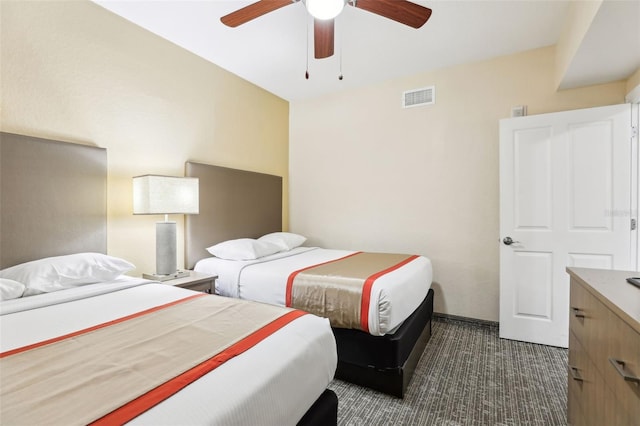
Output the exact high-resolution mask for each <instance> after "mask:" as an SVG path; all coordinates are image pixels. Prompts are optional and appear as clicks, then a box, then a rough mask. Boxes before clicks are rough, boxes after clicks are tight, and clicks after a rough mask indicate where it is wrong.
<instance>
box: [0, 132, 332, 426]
mask: <svg viewBox="0 0 640 426" xmlns="http://www.w3.org/2000/svg"><path fill="white" fill-rule="evenodd" d="M0 166H1V171H0V173H1V175H0V185H1V187H0V231H1V237H0V248H1V251H0V269H1V270H2V272H0V278H1V279H2V280H3V281H2V289H3V298H6V299H8V300H3V301H2V302H0V328H1V333H0V352H1V353H2V355H0V374H2V380H1V384H0V391H1V392H2V397H0V417H1V418H2V419H3V423H5V422H6V423H7V424H10V423H23V424H24V423H30V424H44V423H64V424H75V423H84V424H87V423H90V422H92V421H94V420H95V421H97V423H100V421H102V422H104V423H107V424H109V423H111V424H113V423H114V422H115V423H124V422H129V423H132V424H225V425H226V424H296V423H297V424H337V398H336V396H335V394H334V393H333V392H332V391H330V390H327V389H326V388H327V385H328V383H329V382H330V380H331V379H332V377H333V375H334V371H335V367H336V352H335V339H334V337H333V334H332V331H331V328H330V326H329V324H328V321H327V320H326V319H323V318H319V317H316V316H313V315H309V314H306V313H303V312H300V311H297V310H294V309H284V310H283V308H280V307H268V305H263V304H259V303H254V302H246V301H241V300H233V299H229V298H222V297H218V296H212V295H206V294H203V293H196V292H192V291H190V290H186V289H182V288H177V287H173V286H167V285H166V284H161V283H157V282H153V281H149V280H143V279H140V278H132V277H128V276H126V275H123V271H124V269H126V268H124V267H123V268H124V269H123V270H120V269H118V268H120V266H117V267H115V266H114V267H109V268H106V267H103V266H104V262H107V263H108V262H112V263H114V264H118V265H121V264H123V263H127V262H126V261H125V260H122V259H117V258H113V257H112V256H107V255H105V254H104V253H105V252H106V152H105V150H103V149H99V148H95V147H90V146H84V145H77V144H68V143H63V142H56V141H48V140H42V139H38V138H32V137H26V136H21V135H13V134H7V133H2V134H0ZM43 206H46V209H44V208H43ZM43 210H44V211H43ZM35 242H37V243H35ZM78 258H81V259H82V260H78ZM87 259H89V260H87ZM96 259H98V260H99V261H98V260H96ZM77 262H79V263H80V264H81V266H77ZM83 262H84V263H83ZM34 264H37V265H39V267H40V266H42V265H45V266H46V268H49V269H47V270H50V269H51V265H52V264H53V265H54V266H55V268H53V269H54V270H55V271H57V272H58V273H59V275H60V276H61V277H62V276H64V277H65V278H64V280H62V279H60V280H59V279H57V278H56V279H51V278H50V275H46V274H41V276H40V275H38V277H40V278H38V279H35V278H33V277H34V276H35V275H33V274H35V273H36V272H33V271H34V268H33V265H34ZM25 265H27V266H25ZM87 265H91V267H93V265H100V273H97V272H96V270H94V269H92V270H91V272H90V273H87V268H89V269H91V267H88V266H87ZM45 266H42V268H45ZM21 268H24V269H21ZM64 268H68V270H72V271H81V272H78V275H77V276H76V275H72V274H69V273H67V272H66V271H67V269H64ZM36 269H37V268H36ZM62 269H64V271H65V272H64V273H62V272H60V271H61V270H62ZM106 269H108V272H109V273H108V274H106V273H105V270H106ZM16 270H18V272H20V273H23V274H26V272H24V270H27V271H29V274H32V275H29V279H28V280H27V279H26V278H25V279H24V281H29V284H28V285H27V286H26V288H22V292H23V294H25V293H29V292H30V293H33V294H31V295H28V296H24V297H17V296H7V297H5V296H6V293H5V283H8V282H9V281H12V282H15V283H18V284H20V285H23V287H24V284H22V281H18V280H17V279H16V280H14V279H15V278H19V277H22V276H25V275H19V274H18V275H15V274H16V273H17V272H16ZM43 270H44V269H43ZM39 271H40V269H37V272H38V274H39V273H40V272H39ZM87 274H88V275H90V276H91V279H89V280H87V279H86V275H87ZM105 274H106V275H105ZM21 279H22V278H21ZM65 280H66V281H65ZM85 281H88V282H85ZM33 283H37V284H33ZM58 285H61V286H62V287H64V289H60V288H57V287H56V286H58ZM47 287H51V288H47ZM54 287H56V288H54ZM7 288H9V287H7ZM54 290H55V291H54ZM236 303H240V304H239V305H236ZM267 307H268V308H267ZM264 308H267V309H277V310H276V311H271V312H267V311H264V310H263V309H264ZM198 312H200V314H198ZM187 315H194V316H196V317H193V318H192V317H189V320H188V321H187V320H185V318H186V317H187ZM198 315H200V316H199V317H197V316H198ZM246 318H253V320H252V321H254V323H253V325H249V323H250V322H251V321H248V320H246ZM256 320H257V322H255V321H256ZM194 325H195V326H194ZM145 327H146V328H145ZM236 327H239V328H241V329H243V331H239V330H235V329H236ZM132 330H136V332H139V331H141V330H142V331H144V330H152V331H153V330H155V332H156V333H158V335H157V336H155V337H153V338H152V335H151V333H150V332H146V333H144V335H145V338H144V339H141V338H140V337H139V336H136V335H135V334H132V333H133V331H132ZM236 331H238V332H236ZM183 333H187V334H183ZM114 335H117V336H118V338H117V339H116V338H110V337H109V336H114ZM170 335H174V337H171V338H169V336H170ZM222 335H227V337H226V338H224V339H223V340H220V339H222V337H221V336H222ZM122 336H124V337H126V336H129V339H130V341H131V342H134V343H135V344H133V345H129V344H126V342H127V340H126V339H125V338H121V337H122ZM190 336H200V338H189V337H190ZM174 338H175V339H178V340H172V339H174ZM142 340H144V341H148V342H149V344H151V343H153V342H155V343H154V344H156V345H162V349H161V350H157V349H156V348H155V347H154V346H151V347H147V346H143V345H141V344H139V342H140V341H142ZM213 341H216V342H218V343H215V344H214V343H212V342H213ZM42 342H44V344H43V343H42ZM176 342H179V344H178V343H176ZM187 344H188V345H189V346H188V347H186V346H184V345H187ZM104 345H111V346H104ZM138 346H140V348H143V347H144V348H146V349H138ZM77 347H82V348H83V350H77ZM105 348H106V349H105ZM151 348H154V349H151ZM51 350H53V351H54V352H51ZM93 350H98V351H99V356H98V355H96V354H94V353H92V352H91V351H93ZM41 351H42V352H41ZM45 351H46V352H45ZM56 351H57V352H56ZM131 351H134V352H131ZM196 353H199V355H194V354H196ZM56 354H58V356H57V355H56ZM59 354H64V356H62V355H59ZM107 354H110V356H107ZM132 354H134V355H132ZM142 354H144V355H142ZM147 356H152V357H153V358H147ZM83 357H84V358H83ZM183 357H190V358H191V359H190V360H183V361H185V362H186V363H185V364H184V366H183V364H182V362H183V361H181V362H180V363H179V362H177V359H178V358H181V359H182V358H183ZM136 360H137V361H136ZM43 361H45V362H43ZM94 364H95V365H94ZM89 365H91V366H90V367H89ZM96 365H97V366H96ZM105 365H106V367H105ZM139 367H144V368H148V369H149V370H144V371H143V370H138V368H139ZM82 368H92V369H93V368H96V369H98V370H91V371H96V372H94V374H95V375H94V376H88V375H85V374H86V373H85V370H82ZM105 368H107V369H106V370H104V369H105ZM133 370H135V371H143V372H141V373H140V376H136V375H135V374H134V373H132V371H133ZM72 371H76V372H79V373H77V374H76V375H75V377H79V378H80V381H79V382H73V385H72V386H71V385H70V388H71V389H72V390H74V389H75V393H73V392H67V390H66V389H62V391H61V390H60V387H61V386H60V383H61V382H60V381H58V382H56V380H62V382H63V383H67V381H68V383H71V380H72V379H71V375H70V372H72ZM105 371H107V372H112V373H113V374H111V373H105ZM52 372H56V373H55V374H53V373H52ZM58 372H63V373H62V374H61V375H58ZM187 373H188V374H187ZM23 374H25V376H23ZM26 374H29V375H30V376H28V377H29V378H27V376H26ZM87 377H97V378H96V379H91V380H89V379H86V380H85V378H87ZM139 377H144V378H145V380H139ZM43 378H46V380H45V379H43ZM301 379H304V382H305V386H300V381H301ZM74 380H75V379H74ZM83 380H84V381H83ZM118 380H125V381H124V382H119V381H118ZM158 380H159V382H158ZM131 382H135V383H136V386H140V385H139V383H146V384H144V386H142V387H141V388H135V389H133V387H132V386H129V384H130V383H131ZM56 383H57V384H56ZM108 383H115V388H114V387H110V386H108ZM123 383H125V384H126V385H123ZM118 386H119V387H118ZM51 389H55V390H56V392H51ZM114 389H115V390H114ZM119 389H120V391H119ZM125 390H126V392H125ZM125 393H127V395H126V398H125V400H122V398H124V396H123V394H125ZM54 394H55V395H56V396H55V398H54V397H53V396H54ZM69 395H73V396H71V397H70V396H69ZM69 398H71V399H69ZM81 398H85V399H81ZM103 401H105V404H102V402H103ZM123 401H124V402H123ZM49 402H52V403H53V405H52V404H49ZM142 402H144V403H142ZM105 407H106V408H105ZM132 407H134V408H132ZM136 410H137V411H136ZM52 413H53V414H52ZM132 413H133V414H132ZM52 415H55V416H60V417H51V416H52ZM114 415H115V416H116V417H113V416H114ZM114 419H116V420H114Z"/></svg>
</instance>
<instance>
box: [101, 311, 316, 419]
mask: <svg viewBox="0 0 640 426" xmlns="http://www.w3.org/2000/svg"><path fill="white" fill-rule="evenodd" d="M306 314H307V313H306V312H303V311H299V310H295V311H291V312H288V313H286V314H284V315H283V316H281V317H279V318H277V319H275V320H274V321H272V322H270V323H269V324H267V325H265V326H264V327H262V328H260V329H258V330H256V331H255V332H253V333H252V334H250V335H248V336H247V337H245V338H244V339H242V340H240V341H239V342H237V343H235V344H233V345H231V346H229V347H228V348H226V349H224V350H223V351H222V352H220V353H218V354H217V355H215V356H213V357H212V358H210V359H208V360H207V361H205V362H203V363H201V364H199V365H197V366H195V367H193V368H192V369H190V370H187V371H186V372H184V373H183V374H181V375H179V376H177V377H175V378H173V379H172V380H169V381H168V382H165V383H163V384H162V385H160V386H158V387H157V388H155V389H154V390H152V391H150V392H147V393H146V394H144V395H141V396H140V397H138V398H136V399H134V400H133V401H131V402H129V403H127V404H125V405H123V406H122V407H120V408H118V409H117V410H115V411H112V412H111V413H109V414H107V415H106V416H104V417H102V418H100V419H98V420H96V421H95V422H93V423H91V424H92V425H113V424H123V423H126V422H128V421H130V420H132V419H134V418H135V417H137V416H139V415H140V414H142V413H144V412H145V411H147V410H149V409H150V408H152V407H154V406H155V405H157V404H159V403H160V402H162V401H164V400H165V399H167V398H169V397H170V396H172V395H174V394H176V393H177V392H179V391H180V390H181V389H183V388H185V387H186V386H188V385H189V384H191V383H193V382H195V381H196V380H198V379H199V378H201V377H203V376H204V375H206V374H208V373H210V372H211V371H213V370H215V369H216V368H218V367H219V366H220V365H222V364H224V363H225V362H226V361H228V360H230V359H231V358H233V357H236V356H238V355H240V354H242V353H243V352H245V351H247V350H249V349H251V348H252V347H253V346H255V345H257V344H258V343H260V342H261V341H262V340H264V339H266V338H267V337H269V336H270V335H271V334H273V333H274V332H276V331H278V330H279V329H281V328H282V327H284V326H285V325H287V324H289V323H290V322H292V321H293V320H295V319H297V318H300V317H301V316H303V315H306Z"/></svg>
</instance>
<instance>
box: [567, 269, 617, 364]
mask: <svg viewBox="0 0 640 426" xmlns="http://www.w3.org/2000/svg"><path fill="white" fill-rule="evenodd" d="M570 308H571V312H570V318H569V328H570V330H571V331H572V332H573V333H574V335H575V338H576V339H577V340H578V341H579V342H580V343H581V344H582V346H583V347H584V348H585V349H586V351H587V356H588V357H589V358H590V359H591V361H592V362H593V363H594V364H595V365H596V367H597V368H598V369H600V371H601V373H603V372H604V371H603V370H604V367H602V366H603V365H604V363H605V362H607V360H606V359H607V350H606V349H607V346H608V344H609V340H610V333H609V330H608V328H609V324H608V319H609V310H608V309H607V308H606V307H605V306H604V305H603V304H602V303H601V302H600V301H599V300H598V299H596V298H595V297H594V296H593V295H592V294H591V293H590V292H589V291H588V290H586V289H585V288H584V287H583V286H582V285H581V284H580V283H578V282H576V281H574V280H571V293H570Z"/></svg>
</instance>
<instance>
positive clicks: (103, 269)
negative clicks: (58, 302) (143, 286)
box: [0, 253, 135, 296]
mask: <svg viewBox="0 0 640 426" xmlns="http://www.w3.org/2000/svg"><path fill="white" fill-rule="evenodd" d="M134 268H135V266H134V265H133V264H131V263H129V262H127V261H126V260H124V259H120V258H117V257H113V256H107V255H106V254H101V253H77V254H70V255H66V256H56V257H47V258H44V259H40V260H34V261H32V262H27V263H23V264H20V265H16V266H12V267H11V268H7V269H3V270H2V271H0V277H1V278H8V279H11V280H15V281H18V282H21V283H24V285H25V286H26V287H27V288H26V290H25V292H24V296H31V295H33V294H40V293H49V292H53V291H58V290H64V289H65V288H69V287H73V286H78V285H83V284H91V283H97V282H103V281H111V280H113V279H115V278H117V277H119V276H120V275H122V274H124V273H125V272H127V271H130V270H132V269H134Z"/></svg>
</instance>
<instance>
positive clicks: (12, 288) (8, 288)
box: [0, 278, 27, 300]
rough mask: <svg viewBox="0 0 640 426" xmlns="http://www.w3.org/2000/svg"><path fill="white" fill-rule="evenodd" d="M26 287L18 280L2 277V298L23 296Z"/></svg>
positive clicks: (0, 291)
mask: <svg viewBox="0 0 640 426" xmlns="http://www.w3.org/2000/svg"><path fill="white" fill-rule="evenodd" d="M25 288H27V287H26V286H25V285H24V284H22V283H19V282H18V281H14V280H8V279H6V278H0V300H10V299H17V298H18V297H22V293H24V289H25Z"/></svg>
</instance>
